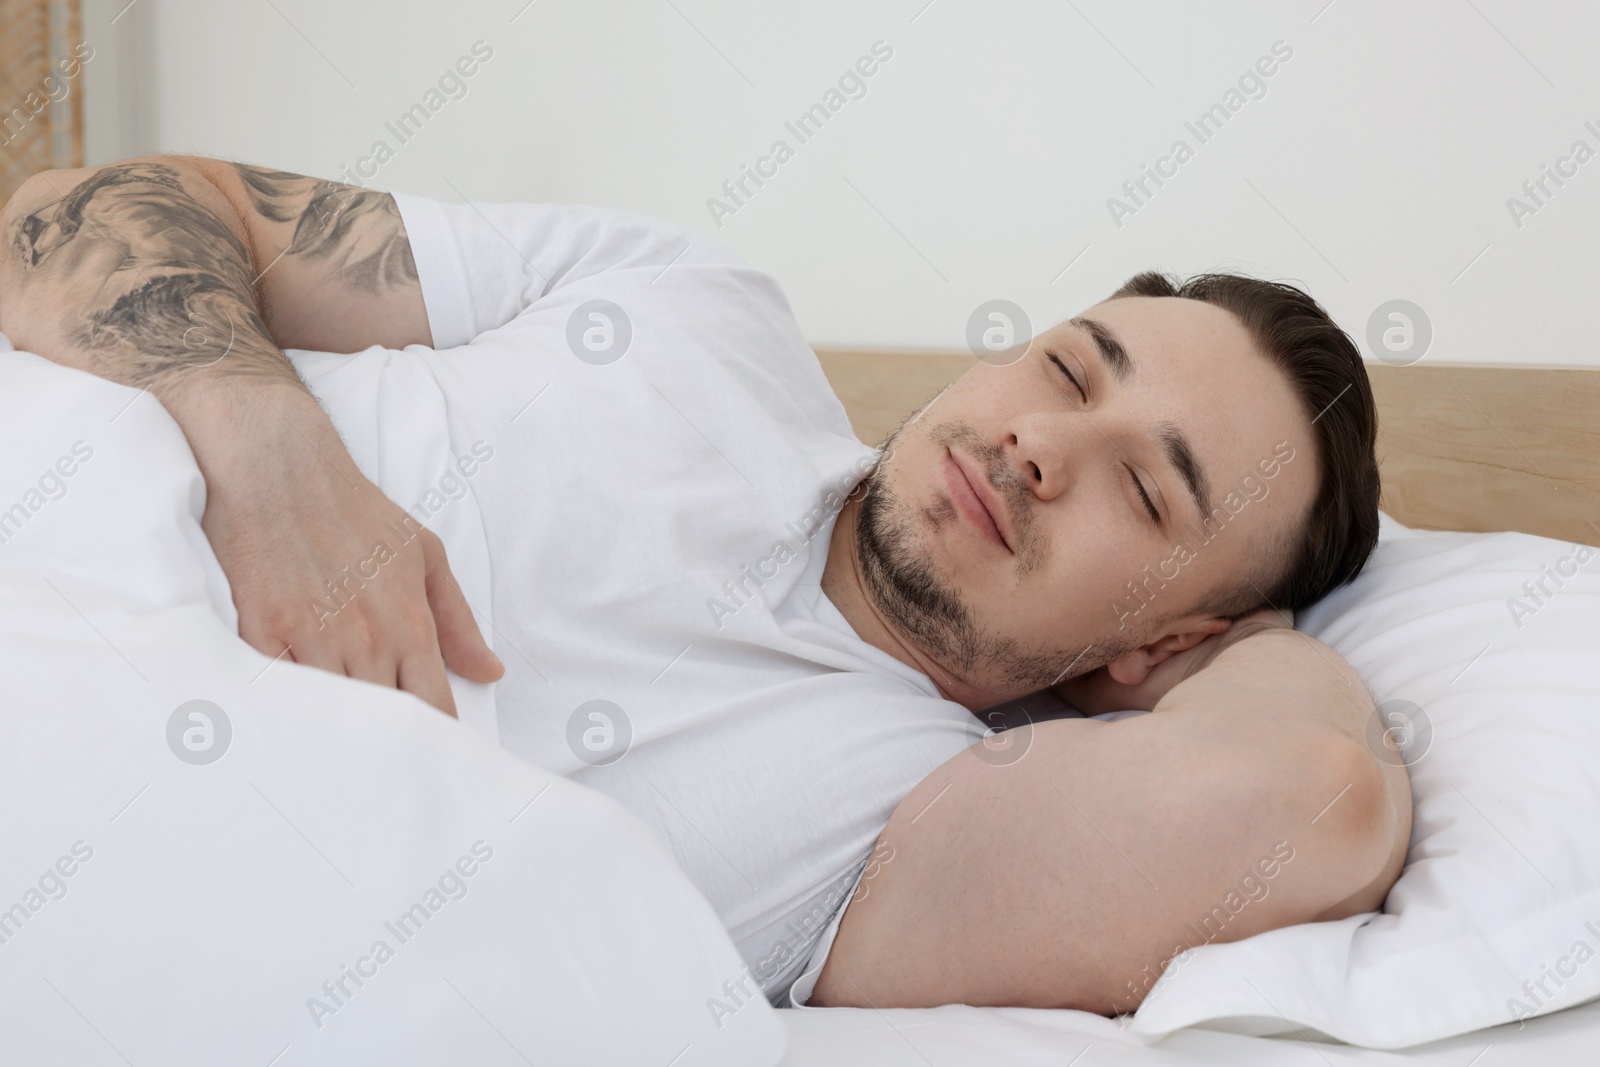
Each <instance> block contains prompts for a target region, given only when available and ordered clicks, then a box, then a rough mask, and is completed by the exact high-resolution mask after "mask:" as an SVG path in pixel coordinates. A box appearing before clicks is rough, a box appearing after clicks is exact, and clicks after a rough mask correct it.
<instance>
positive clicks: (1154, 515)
mask: <svg viewBox="0 0 1600 1067" xmlns="http://www.w3.org/2000/svg"><path fill="white" fill-rule="evenodd" d="M1127 471H1128V477H1130V478H1132V479H1133V487H1134V488H1135V489H1137V490H1138V491H1139V499H1140V500H1143V501H1144V509H1145V510H1146V511H1148V512H1149V513H1150V518H1151V520H1152V521H1154V522H1155V524H1156V525H1157V526H1160V525H1161V513H1160V512H1158V511H1157V510H1156V506H1155V505H1154V504H1153V503H1151V502H1150V494H1149V493H1147V492H1145V491H1144V483H1143V482H1141V481H1140V480H1139V476H1138V475H1137V474H1135V473H1134V470H1133V468H1132V467H1128V468H1127Z"/></svg>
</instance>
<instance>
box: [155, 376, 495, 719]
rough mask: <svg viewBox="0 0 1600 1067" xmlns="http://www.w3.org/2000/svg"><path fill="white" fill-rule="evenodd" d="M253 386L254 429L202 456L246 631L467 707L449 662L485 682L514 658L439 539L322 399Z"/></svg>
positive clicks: (340, 670) (302, 658) (330, 665)
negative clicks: (361, 461) (484, 633)
mask: <svg viewBox="0 0 1600 1067" xmlns="http://www.w3.org/2000/svg"><path fill="white" fill-rule="evenodd" d="M247 391H248V393H249V394H250V395H249V400H248V401H245V402H243V403H241V404H240V405H239V410H240V411H242V412H248V414H247V415H246V416H245V418H246V420H247V422H248V423H249V425H250V428H249V430H248V432H245V433H241V434H239V445H236V446H233V447H219V448H215V449H212V450H210V451H209V453H208V458H207V459H206V460H205V461H204V462H203V463H202V467H203V468H204V473H205V476H206V483H207V485H208V486H210V487H212V488H211V489H210V490H209V491H208V494H207V498H206V512H205V519H204V521H203V523H202V526H203V528H204V530H205V532H206V537H207V538H208V539H209V540H210V542H211V547H212V549H213V550H214V551H215V552H216V554H217V560H218V561H219V562H220V563H221V564H222V569H223V571H224V572H225V573H226V574H227V575H228V580H229V582H230V583H231V585H232V587H233V600H234V604H235V605H237V607H238V609H239V636H240V637H242V638H244V639H245V640H246V641H247V642H249V643H250V645H252V646H253V647H254V648H256V649H258V650H259V651H261V652H264V653H266V654H268V655H272V656H279V655H283V654H284V653H285V652H287V654H288V657H289V658H290V659H292V660H294V661H295V662H297V663H307V664H311V665H313V666H317V667H321V668H323V669H325V670H329V671H333V672H334V673H335V674H346V675H349V676H350V677H352V678H360V679H363V680H364V681H369V682H376V683H378V684H379V685H387V686H394V687H396V688H399V689H403V690H406V691H407V692H410V693H415V694H416V695H417V696H419V697H421V698H422V699H423V700H426V701H427V702H428V703H430V704H432V705H434V706H435V707H437V708H440V709H442V710H444V711H446V712H448V713H450V714H452V715H453V714H455V701H454V700H453V698H452V697H451V694H450V685H449V681H448V679H447V677H446V675H445V665H446V664H449V666H450V667H452V668H453V669H454V670H455V671H456V672H457V673H458V674H461V675H463V676H465V677H468V678H472V679H475V680H478V681H493V680H495V679H497V678H499V677H500V676H501V675H502V674H503V673H504V668H503V667H502V666H501V664H500V661H499V659H498V658H496V656H495V654H494V653H493V652H492V651H490V650H489V647H488V646H487V645H486V644H485V643H484V641H483V639H482V637H481V636H480V635H479V631H478V627H477V624H476V622H475V621H474V619H473V617H472V609H471V608H470V607H469V606H468V604H467V600H466V597H465V596H463V594H462V592H461V590H460V588H459V587H458V586H457V585H456V581H455V578H454V577H453V576H452V575H451V573H450V567H449V565H448V564H447V563H446V562H445V553H444V546H443V545H442V544H441V543H440V541H439V538H438V537H437V536H435V535H434V533H433V532H432V531H431V530H428V529H426V528H424V527H423V526H422V524H421V523H419V522H417V520H416V519H415V518H413V517H412V516H410V515H409V514H407V513H406V512H405V511H404V510H402V509H401V508H400V507H399V506H398V505H397V504H395V503H394V502H393V501H392V500H390V499H389V498H388V497H387V496H385V495H384V494H383V492H382V490H380V489H379V488H378V487H377V486H376V485H373V484H372V482H370V481H368V480H367V478H366V477H365V476H363V475H362V474H361V472H360V471H359V470H357V469H356V465H355V463H354V462H353V461H351V460H350V458H349V456H348V454H347V453H346V452H345V450H344V447H343V445H342V444H341V443H340V441H339V438H338V435H337V434H336V433H334V432H333V428H332V426H331V425H330V424H328V422H327V419H326V417H325V416H323V413H322V411H321V409H320V408H319V407H318V406H317V404H316V401H314V400H312V399H311V398H309V397H307V396H306V395H305V394H304V393H302V392H300V391H298V390H291V389H274V388H267V389H258V388H257V387H253V386H252V387H249V388H248V390H247ZM220 399H221V398H220V397H218V396H217V395H214V394H213V395H212V396H210V397H208V398H205V399H204V400H203V401H201V400H199V399H198V398H196V400H194V401H191V402H207V403H210V404H211V406H212V410H213V412H216V411H218V410H225V409H226V407H227V406H229V405H228V404H227V403H226V402H222V403H219V400H220ZM251 401H253V403H251ZM178 406H180V407H182V406H183V405H182V404H179V405H178ZM201 421H202V423H203V422H204V421H206V420H201ZM241 446H245V447H241Z"/></svg>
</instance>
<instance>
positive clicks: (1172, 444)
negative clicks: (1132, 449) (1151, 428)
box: [1156, 422, 1211, 522]
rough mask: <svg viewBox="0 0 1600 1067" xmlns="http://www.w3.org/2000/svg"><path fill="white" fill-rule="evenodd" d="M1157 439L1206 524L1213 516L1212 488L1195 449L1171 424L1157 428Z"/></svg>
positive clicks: (1163, 424)
mask: <svg viewBox="0 0 1600 1067" xmlns="http://www.w3.org/2000/svg"><path fill="white" fill-rule="evenodd" d="M1156 437H1157V438H1159V439H1160V441H1161V448H1162V450H1163V451H1165V452H1166V454H1167V462H1168V463H1170V464H1172V466H1173V468H1174V469H1175V470H1176V471H1177V472H1178V477H1180V478H1182V479H1183V484H1184V485H1186V486H1188V488H1189V495H1190V496H1192V497H1194V505H1195V507H1197V508H1199V509H1200V521H1202V522H1204V521H1205V520H1206V519H1207V518H1209V517H1210V515H1211V488H1210V485H1209V483H1208V482H1207V480H1206V472H1205V470H1204V469H1202V468H1201V466H1200V464H1199V463H1198V462H1197V461H1196V460H1195V458H1194V449H1192V448H1190V447H1189V439H1188V438H1187V437H1185V436H1184V434H1183V431H1182V430H1180V429H1178V428H1177V427H1176V426H1174V425H1172V423H1170V422H1164V423H1162V424H1161V425H1160V426H1158V427H1157V428H1156Z"/></svg>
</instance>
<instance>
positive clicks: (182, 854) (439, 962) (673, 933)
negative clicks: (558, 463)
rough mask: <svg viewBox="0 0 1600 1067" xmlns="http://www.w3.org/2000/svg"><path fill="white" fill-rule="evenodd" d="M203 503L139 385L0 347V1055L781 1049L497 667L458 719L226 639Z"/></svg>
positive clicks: (667, 879) (668, 872) (300, 1056)
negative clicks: (510, 725) (558, 767)
mask: <svg viewBox="0 0 1600 1067" xmlns="http://www.w3.org/2000/svg"><path fill="white" fill-rule="evenodd" d="M0 347H3V346H0ZM341 428H342V429H343V430H344V431H345V432H346V435H347V437H349V438H350V439H351V440H350V444H351V447H352V452H353V453H354V454H355V455H356V458H357V460H358V461H359V462H362V464H363V467H364V469H367V470H368V471H369V473H372V474H374V477H375V480H376V481H378V483H379V484H380V486H382V488H383V489H384V490H385V491H386V492H388V493H389V494H390V496H391V497H394V498H396V499H401V500H404V499H409V498H410V497H411V496H414V495H415V494H416V492H417V490H418V489H419V488H425V486H426V484H427V479H428V478H429V477H430V476H431V474H432V473H433V472H431V471H430V470H429V469H428V462H427V461H424V460H419V459H416V458H415V457H418V456H426V455H428V454H429V453H428V449H427V448H426V447H417V442H416V441H411V442H410V443H409V444H405V445H402V444H401V443H399V442H392V441H384V440H383V439H382V436H381V435H380V434H377V433H376V432H374V433H373V434H372V435H370V437H369V439H366V440H362V439H361V434H360V433H359V432H357V431H356V430H355V428H354V427H353V426H350V425H347V426H343V427H341ZM422 444H423V446H425V445H426V442H425V441H424V442H422ZM441 454H443V455H445V456H446V457H448V450H444V451H443V452H442V453H441ZM204 499H205V498H204V485H203V482H202V480H201V478H200V476H199V473H198V470H197V468H196V466H195V464H194V460H193V457H192V455H191V454H190V452H189V449H188V446H187V443H186V442H185V440H184V438H183V436H182V434H181V433H180V432H179V430H178V428H177V426H176V424H175V423H173V421H172V420H171V419H170V417H168V415H167V414H166V412H165V410H164V409H163V408H161V406H160V405H159V404H158V403H156V401H155V400H154V399H153V398H152V397H150V396H148V395H142V394H139V393H137V392H135V391H134V390H131V389H126V388H123V387H120V386H116V385H112V384H110V383H108V382H104V381H101V380H100V379H97V378H93V377H91V376H89V375H86V374H82V373H79V372H75V371H71V370H67V369H63V368H60V367H57V366H55V365H53V364H51V363H48V362H46V361H44V360H42V359H39V358H38V357H35V356H32V355H28V354H24V353H10V352H4V353H0V709H3V715H0V811H3V812H4V823H3V825H4V831H3V846H0V1062H5V1063H29V1064H55V1063H60V1064H73V1065H81V1064H97V1063H121V1062H127V1063H131V1064H157V1063H159V1064H204V1065H211V1064H221V1063H241V1064H259V1065H267V1064H269V1063H270V1064H272V1065H273V1067H289V1065H294V1064H313V1063H317V1064H321V1063H327V1064H360V1063H385V1064H391V1063H418V1064H441V1063H471V1064H475V1065H489V1064H523V1063H527V1062H535V1063H561V1064H578V1063H602V1064H613V1063H614V1064H633V1063H638V1064H658V1065H661V1067H665V1065H667V1064H668V1063H672V1064H674V1065H675V1067H687V1065H689V1064H769V1063H773V1062H776V1060H777V1059H778V1057H779V1056H780V1055H781V1053H782V1045H783V1031H782V1027H781V1026H780V1025H779V1023H778V1022H777V1018H776V1016H775V1014H774V1013H773V1012H772V1010H771V1009H770V1008H769V1007H768V1006H767V1004H766V1002H765V1001H764V1000H762V999H761V998H759V997H748V996H739V995H738V993H737V982H738V981H739V979H740V976H741V973H742V970H743V966H744V965H743V961H742V960H741V959H740V958H739V956H738V954H737V953H736V952H735V950H734V948H733V946H732V944H731V943H730V942H729V940H728V938H727V936H726V935H725V933H724V932H723V930H722V928H721V926H720V925H719V923H718V921H717V919H716V916H715V915H714V914H713V912H712V910H711V908H710V907H709V906H708V905H707V904H706V903H705V901H704V900H703V898H701V896H700V895H699V894H698V893H697V892H696V891H695V889H694V888H693V887H692V886H691V885H690V883H689V882H688V880H687V879H686V878H685V877H684V876H683V875H682V874H681V872H680V871H679V870H678V868H677V867H676V866H675V865H674V863H673V861H672V859H671V858H670V856H669V854H668V853H667V851H666V849H665V848H664V847H663V846H662V845H661V843H660V842H659V841H658V840H657V839H656V838H655V837H654V836H653V835H652V834H650V833H649V832H648V831H646V830H645V829H644V828H643V827H642V826H641V825H640V824H638V823H637V822H635V821H634V820H633V819H632V818H631V817H630V816H628V815H627V814H625V813H624V812H623V811H622V810H621V809H620V808H619V807H617V806H616V805H615V804H614V803H612V802H610V801H608V800H606V799H605V798H603V797H601V796H599V795H598V794H596V793H593V792H591V791H588V790H585V789H583V788H582V787H579V786H576V785H574V784H572V783H570V782H568V781H566V780H564V779H560V778H556V777H553V776H551V775H549V774H547V773H544V772H542V771H540V770H538V769H537V768H535V767H533V766H531V765H528V764H526V763H524V762H522V761H520V760H517V759H515V758H513V757H511V756H509V755H507V754H505V753H504V752H502V751H501V750H500V749H499V748H498V747H497V746H496V745H495V744H494V743H493V742H492V740H491V739H489V738H486V737H485V736H483V734H482V732H480V730H481V729H482V728H484V727H486V726H488V725H489V724H492V721H493V708H492V703H490V702H489V697H488V694H487V691H486V690H477V689H474V688H473V687H469V686H465V685H462V684H459V683H458V685H457V700H458V703H459V704H460V705H461V707H462V709H463V719H464V720H465V721H464V722H463V723H457V722H454V721H452V720H450V719H448V718H446V717H445V716H443V715H441V714H439V713H438V712H436V711H434V710H432V709H430V708H428V707H426V706H425V705H423V704H422V703H421V702H420V701H417V700H415V699H414V698H412V697H410V696H408V695H405V694H402V693H399V692H395V691H392V690H386V689H382V688H379V687H376V686H372V685H367V684H364V683H359V682H353V681H350V680H348V679H345V678H340V677H336V676H334V675H331V674H327V673H324V672H321V671H317V670H313V669H309V668H304V667H300V666H297V665H295V664H293V663H289V662H287V661H279V662H274V661H272V660H271V659H269V658H268V657H265V656H262V655H260V654H258V653H256V652H254V651H253V650H251V649H250V648H249V647H248V646H246V645H245V644H244V643H243V642H242V641H240V640H239V638H238V637H237V636H236V634H235V632H234V614H233V609H232V605H231V601H230V599H229V594H228V589H227V585H226V580H225V579H224V577H223V575H222V573H221V571H220V569H219V568H218V567H217V564H216V561H215V558H214V557H213V556H212V554H211V551H210V548H209V546H208V545H207V543H206V541H205V538H204V536H203V534H202V532H201V530H200V526H199V519H200V516H201V515H202V514H203V509H204ZM451 522H452V523H454V528H452V529H451V530H449V531H441V535H442V536H446V543H447V545H448V546H449V551H450V555H451V562H452V565H453V567H454V569H455V572H456V574H457V576H458V578H460V580H461V581H462V584H463V587H464V589H465V590H466V591H467V593H468V596H469V598H470V599H473V601H474V605H475V607H477V608H478V609H479V610H480V611H486V610H487V605H486V604H484V603H482V599H483V598H484V597H486V596H487V570H486V568H487V562H486V559H484V557H483V555H482V546H481V543H480V544H478V545H477V546H476V547H474V546H473V544H472V543H471V533H472V523H473V522H474V517H473V514H472V512H471V509H470V508H454V509H451ZM480 541H481V538H480ZM473 725H476V726H478V727H479V728H480V730H474V729H473V728H472V726H473ZM730 987H732V988H733V989H734V992H733V993H732V994H731V999H730ZM713 999H715V1000H716V1001H717V1002H718V1003H719V1004H722V1005H727V1004H729V1003H734V1004H736V1006H737V1010H736V1011H734V1012H733V1013H732V1014H728V1013H727V1012H726V1011H720V1012H712V1011H710V1010H708V1007H707V1005H708V1003H709V1002H710V1001H712V1000H713Z"/></svg>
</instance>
